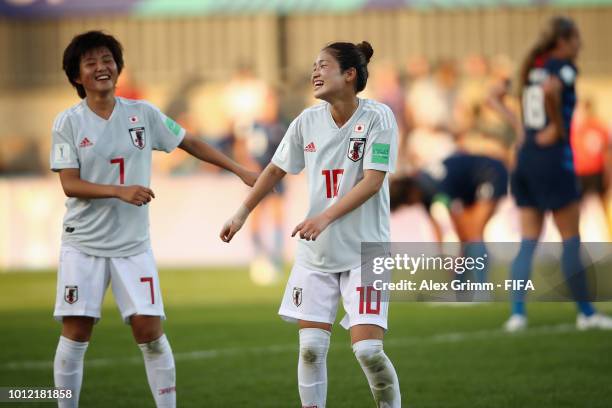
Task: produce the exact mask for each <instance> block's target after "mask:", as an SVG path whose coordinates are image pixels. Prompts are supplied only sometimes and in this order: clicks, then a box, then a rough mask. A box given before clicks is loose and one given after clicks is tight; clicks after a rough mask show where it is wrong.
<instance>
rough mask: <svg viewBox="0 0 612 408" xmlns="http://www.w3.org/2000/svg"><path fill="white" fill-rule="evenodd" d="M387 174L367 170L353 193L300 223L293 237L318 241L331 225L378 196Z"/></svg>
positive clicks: (353, 189)
mask: <svg viewBox="0 0 612 408" xmlns="http://www.w3.org/2000/svg"><path fill="white" fill-rule="evenodd" d="M386 174H387V173H386V172H384V171H380V170H365V171H364V174H363V179H362V180H361V181H360V182H359V183H357V184H356V185H355V187H353V188H352V189H351V191H349V192H348V193H347V194H346V195H345V196H343V197H342V198H341V199H340V200H338V202H337V203H335V204H334V205H332V206H331V207H329V208H328V209H327V210H325V211H324V212H322V213H321V214H319V215H317V216H316V217H312V218H308V219H306V220H304V221H302V222H301V223H299V224H298V225H297V226H296V227H295V229H294V230H293V233H292V234H291V236H292V237H293V236H295V234H297V233H298V232H299V233H300V238H303V239H305V240H307V241H310V240H313V241H314V240H316V239H317V237H318V236H319V235H320V234H321V232H323V230H324V229H325V228H327V226H328V225H329V224H331V223H332V222H334V221H335V220H337V219H338V218H340V217H342V216H344V215H345V214H348V213H349V212H351V211H353V210H354V209H355V208H357V207H359V206H360V205H362V204H363V203H365V202H366V201H367V200H368V199H369V198H370V197H372V196H373V195H374V194H376V193H377V192H378V190H380V188H381V187H382V184H383V182H384V180H385V175H386Z"/></svg>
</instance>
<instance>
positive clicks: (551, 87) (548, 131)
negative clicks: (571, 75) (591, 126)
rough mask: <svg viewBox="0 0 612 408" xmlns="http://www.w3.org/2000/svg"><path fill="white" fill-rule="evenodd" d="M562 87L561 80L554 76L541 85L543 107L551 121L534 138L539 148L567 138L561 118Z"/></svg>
mask: <svg viewBox="0 0 612 408" xmlns="http://www.w3.org/2000/svg"><path fill="white" fill-rule="evenodd" d="M562 87H563V86H562V84H561V80H560V79H559V78H557V77H554V76H553V77H550V78H548V79H547V80H546V82H544V83H543V84H542V89H543V90H544V106H545V109H546V114H547V115H548V117H549V118H550V119H551V120H550V123H549V124H548V125H547V126H546V127H545V128H544V129H542V130H541V131H540V132H538V134H537V136H536V142H537V143H538V144H539V145H540V146H550V145H551V144H553V143H556V142H557V141H559V140H564V139H566V138H567V137H568V135H566V134H565V130H564V129H565V127H564V126H563V117H562V116H561V89H562Z"/></svg>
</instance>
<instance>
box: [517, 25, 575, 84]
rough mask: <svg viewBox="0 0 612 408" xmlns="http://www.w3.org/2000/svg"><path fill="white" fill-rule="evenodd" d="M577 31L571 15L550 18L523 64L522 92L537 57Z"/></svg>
mask: <svg viewBox="0 0 612 408" xmlns="http://www.w3.org/2000/svg"><path fill="white" fill-rule="evenodd" d="M577 32H578V29H577V27H576V23H574V20H572V19H571V18H569V17H564V16H556V17H552V18H551V19H550V20H548V22H547V24H546V26H545V27H544V29H543V30H542V32H541V33H540V37H539V38H538V41H536V43H535V44H534V45H533V46H532V47H531V49H530V50H529V52H528V53H527V57H526V58H525V60H524V61H523V65H522V66H521V73H520V75H521V76H520V78H519V80H520V81H519V84H520V89H519V92H520V93H521V94H522V93H523V88H524V87H525V84H527V79H528V78H527V76H528V75H529V70H530V69H531V67H533V64H534V62H535V60H536V58H538V57H540V56H542V55H544V54H546V53H548V52H550V51H552V50H553V49H554V48H555V47H556V46H557V41H559V40H560V39H569V38H571V37H572V36H573V35H575V34H576V33H577Z"/></svg>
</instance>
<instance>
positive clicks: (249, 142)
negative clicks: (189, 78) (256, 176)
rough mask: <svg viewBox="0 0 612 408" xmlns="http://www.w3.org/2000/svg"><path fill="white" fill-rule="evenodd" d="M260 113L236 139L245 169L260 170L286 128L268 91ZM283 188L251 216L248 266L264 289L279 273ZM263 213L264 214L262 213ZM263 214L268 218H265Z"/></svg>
mask: <svg viewBox="0 0 612 408" xmlns="http://www.w3.org/2000/svg"><path fill="white" fill-rule="evenodd" d="M260 109H261V112H260V113H259V114H258V115H257V116H256V117H254V118H253V120H252V123H250V124H248V125H247V126H246V127H245V128H244V129H243V130H242V132H239V133H237V135H236V143H235V150H236V158H237V159H238V161H239V162H242V163H248V165H249V167H254V168H257V169H258V170H259V171H261V170H263V169H264V168H265V167H266V166H267V165H268V163H270V160H272V157H273V156H274V152H275V151H276V149H277V147H278V145H279V144H280V143H281V141H282V140H283V136H284V135H285V132H286V131H287V126H286V125H285V123H283V121H282V119H281V118H280V116H279V106H278V94H277V92H276V91H275V90H274V89H272V88H268V89H267V90H266V92H265V96H264V103H263V104H262V106H261V107H260ZM284 194H285V184H284V183H283V180H281V181H279V182H278V184H277V185H276V186H275V187H274V191H273V192H272V193H270V194H269V195H267V196H266V197H265V198H264V200H263V201H262V202H261V204H260V205H259V206H257V207H256V208H255V209H254V210H253V213H252V216H251V239H252V242H253V246H254V248H255V253H256V254H255V259H254V260H253V262H252V263H251V267H250V275H251V279H252V280H253V282H255V283H257V284H260V285H266V284H271V283H274V282H276V281H277V280H278V279H279V278H280V276H281V275H282V271H283V196H284ZM266 210H267V211H266ZM266 212H267V215H268V217H266ZM266 219H271V220H272V248H271V249H268V245H269V243H268V242H266V241H267V240H266V239H265V238H266V234H265V232H266V227H267V225H266V222H265V220H266Z"/></svg>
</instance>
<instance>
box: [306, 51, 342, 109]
mask: <svg viewBox="0 0 612 408" xmlns="http://www.w3.org/2000/svg"><path fill="white" fill-rule="evenodd" d="M311 84H312V87H313V92H314V97H315V98H317V99H322V100H326V99H327V98H328V97H329V96H330V95H333V94H334V93H335V92H338V91H341V90H343V88H344V86H346V81H345V79H344V75H343V74H342V73H341V72H340V65H339V64H338V61H336V59H335V58H334V57H333V56H332V55H331V54H330V53H328V52H326V51H321V52H320V53H319V55H318V56H317V60H316V61H315V63H314V64H313V65H312V75H311Z"/></svg>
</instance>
